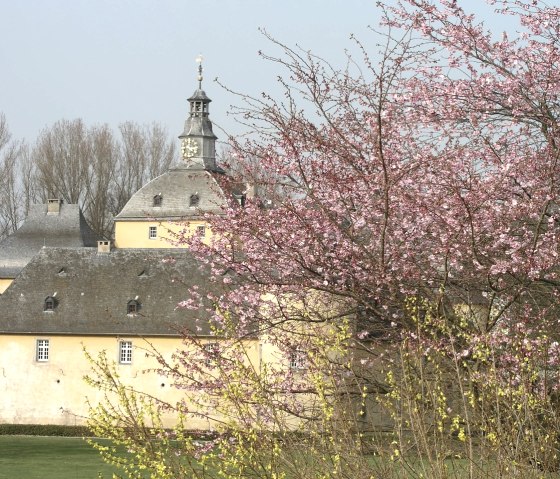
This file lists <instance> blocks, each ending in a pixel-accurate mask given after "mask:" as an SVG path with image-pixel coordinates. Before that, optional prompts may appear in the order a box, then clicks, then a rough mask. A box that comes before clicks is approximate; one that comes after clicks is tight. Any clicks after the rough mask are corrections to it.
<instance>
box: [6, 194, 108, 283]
mask: <svg viewBox="0 0 560 479" xmlns="http://www.w3.org/2000/svg"><path fill="white" fill-rule="evenodd" d="M98 239H101V238H100V237H98V235H96V234H95V233H94V232H93V230H92V229H91V228H90V227H89V225H88V224H87V223H86V220H85V218H84V216H83V214H82V212H81V210H80V208H79V206H78V205H72V204H66V203H62V204H61V205H60V212H59V213H47V205H33V206H31V208H30V210H29V214H28V215H27V218H26V220H25V222H24V223H23V225H22V226H21V227H20V228H19V229H18V230H17V231H16V232H15V233H13V234H12V235H10V236H8V237H7V238H5V239H4V240H3V241H2V242H0V278H15V277H16V276H17V274H18V273H19V272H20V271H21V270H22V269H23V268H24V266H25V265H26V264H27V263H28V262H29V261H30V260H31V258H33V256H35V255H36V254H37V253H38V252H39V250H40V249H41V248H42V247H43V246H58V247H65V248H66V247H68V248H74V247H79V246H95V245H96V244H97V240H98Z"/></svg>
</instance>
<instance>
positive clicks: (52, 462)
mask: <svg viewBox="0 0 560 479" xmlns="http://www.w3.org/2000/svg"><path fill="white" fill-rule="evenodd" d="M113 472H117V471H116V469H114V468H112V467H110V466H108V465H106V464H105V463H104V462H103V461H102V459H101V456H100V455H99V453H98V452H97V451H95V450H93V448H92V447H91V446H89V445H88V444H87V443H86V442H85V441H84V440H83V439H81V438H74V437H36V436H0V479H98V478H100V477H102V478H103V479H110V478H111V477H112V473H113Z"/></svg>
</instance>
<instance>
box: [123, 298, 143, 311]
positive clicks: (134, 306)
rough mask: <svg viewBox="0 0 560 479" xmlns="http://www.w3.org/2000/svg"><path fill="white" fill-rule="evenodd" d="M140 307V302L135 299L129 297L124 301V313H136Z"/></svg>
mask: <svg viewBox="0 0 560 479" xmlns="http://www.w3.org/2000/svg"><path fill="white" fill-rule="evenodd" d="M139 309H140V303H139V302H138V301H137V300H136V299H131V300H130V301H129V302H128V303H126V314H136V313H137V312H138V311H139Z"/></svg>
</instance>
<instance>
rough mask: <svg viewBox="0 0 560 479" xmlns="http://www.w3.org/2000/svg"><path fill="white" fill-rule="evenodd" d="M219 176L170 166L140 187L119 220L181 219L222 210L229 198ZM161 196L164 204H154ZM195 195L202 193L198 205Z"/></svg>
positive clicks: (119, 216) (202, 170)
mask: <svg viewBox="0 0 560 479" xmlns="http://www.w3.org/2000/svg"><path fill="white" fill-rule="evenodd" d="M215 175H216V173H212V172H210V171H207V170H204V169H202V168H201V169H193V168H185V167H176V168H172V169H169V170H168V171H166V172H165V173H164V174H163V175H161V176H158V177H157V178H155V179H153V180H152V181H150V182H149V183H148V184H146V185H144V186H143V187H142V188H140V189H139V190H138V191H137V192H136V193H135V194H134V195H133V196H132V198H130V200H129V201H128V203H127V204H126V205H125V206H124V208H123V209H122V211H121V212H120V213H119V214H118V215H117V216H116V217H115V220H116V221H137V220H139V219H145V220H152V219H170V220H181V219H189V218H196V217H200V216H201V214H202V213H221V211H222V207H223V206H224V205H225V202H226V200H225V194H224V191H223V190H222V188H221V187H220V186H219V185H218V183H217V182H216V178H215ZM157 195H161V197H162V200H161V206H154V197H155V196H157ZM192 195H198V197H199V203H198V206H190V199H191V196H192Z"/></svg>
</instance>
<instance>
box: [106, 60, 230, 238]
mask: <svg viewBox="0 0 560 479" xmlns="http://www.w3.org/2000/svg"><path fill="white" fill-rule="evenodd" d="M197 61H198V64H199V65H198V89H197V90H196V91H195V92H194V94H193V95H192V96H191V97H190V98H189V106H190V108H189V114H188V116H187V119H186V121H185V127H184V130H183V133H182V134H181V135H180V136H179V139H180V141H181V160H180V162H179V164H176V165H173V166H172V167H170V168H169V170H167V171H166V172H165V173H163V174H162V175H160V176H158V177H157V178H154V179H153V180H151V181H150V182H149V183H147V184H146V185H144V186H143V187H142V188H140V189H139V190H138V191H137V192H136V193H135V194H134V195H132V197H131V198H130V200H128V203H127V204H126V205H125V206H124V208H123V209H122V210H121V212H120V213H119V214H118V215H117V216H116V217H115V248H147V249H153V248H177V247H180V248H183V247H187V246H188V245H187V243H186V242H185V241H183V240H181V238H183V239H184V238H186V237H189V236H192V235H194V234H196V235H198V236H200V237H202V238H203V240H204V239H208V240H209V239H210V237H211V234H212V233H211V231H210V228H209V227H208V225H207V222H206V219H205V217H204V216H205V214H208V213H210V214H223V206H224V205H225V204H226V203H227V201H226V194H225V192H224V191H223V189H222V188H221V186H220V184H219V183H218V181H217V177H218V176H220V175H221V174H223V173H224V170H222V169H221V168H220V167H219V166H218V165H217V164H216V139H217V137H216V135H214V133H213V132H212V122H211V121H210V118H209V112H208V105H209V104H210V101H211V100H210V98H208V96H207V95H206V93H205V92H204V90H202V63H201V62H202V58H201V57H198V58H197Z"/></svg>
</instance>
